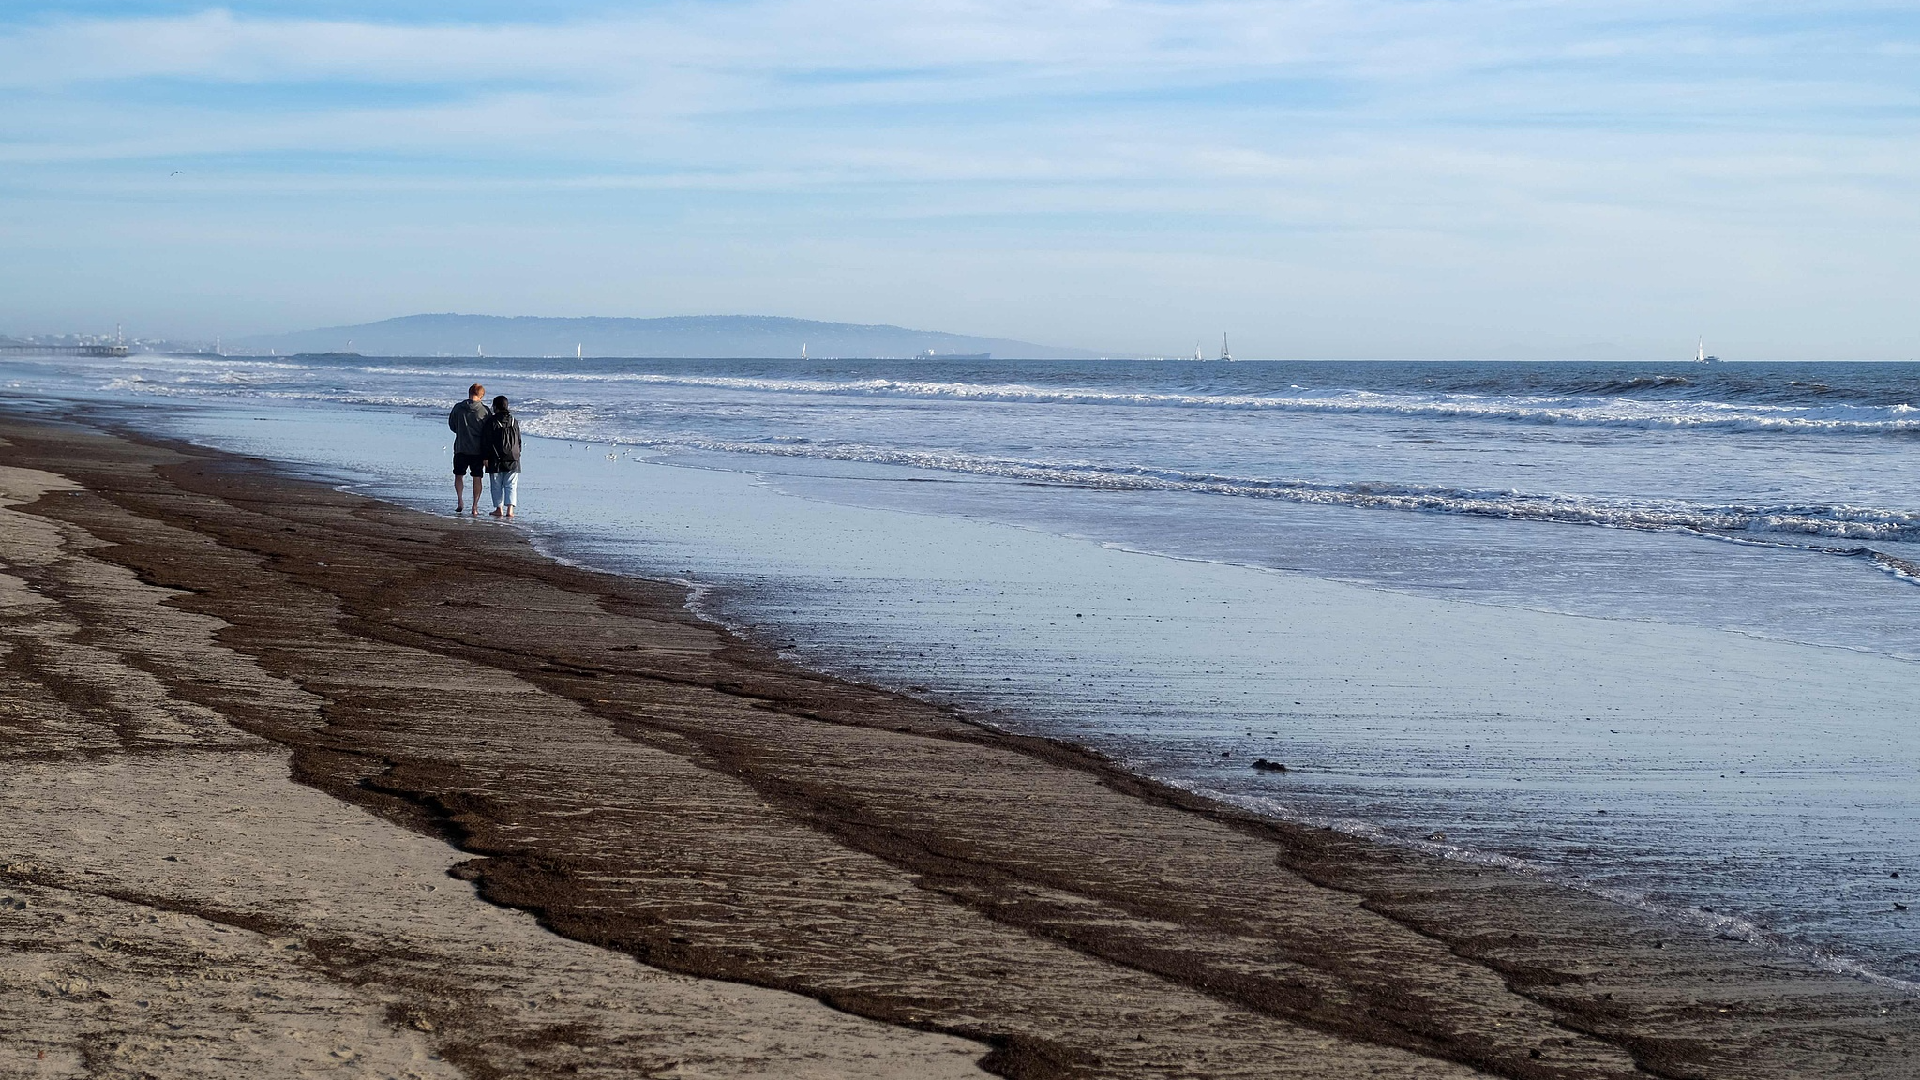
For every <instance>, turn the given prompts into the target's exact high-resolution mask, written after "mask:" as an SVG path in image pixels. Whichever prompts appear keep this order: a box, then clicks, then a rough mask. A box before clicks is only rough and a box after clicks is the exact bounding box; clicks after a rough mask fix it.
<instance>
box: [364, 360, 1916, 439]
mask: <svg viewBox="0 0 1920 1080" xmlns="http://www.w3.org/2000/svg"><path fill="white" fill-rule="evenodd" d="M363 370H365V371H367V372H368V373H370V374H381V375H405V376H443V375H444V373H440V372H434V371H432V370H430V369H424V368H422V369H415V368H404V367H370V368H366V369H363ZM518 377H520V378H524V379H528V380H531V381H553V382H586V383H627V384H641V385H653V386H661V387H687V388H704V389H714V390H730V391H737V392H742V393H760V394H791V395H810V396H820V397H859V398H870V399H888V398H895V399H906V400H929V401H940V400H946V401H967V402H996V403H1007V404H1036V405H1079V406H1107V407H1113V408H1164V409H1199V410H1214V411H1232V412H1319V413H1345V414H1363V415H1377V416H1387V417H1392V416H1401V417H1407V418H1410V419H1413V418H1434V419H1470V420H1492V421H1509V422H1519V423H1531V424H1552V425H1570V426H1583V427H1614V428H1640V429H1721V430H1731V431H1763V432H1802V433H1810V434H1905V433H1914V432H1920V409H1915V408H1914V407H1912V406H1910V405H1905V404H1894V405H1847V404H1834V405H1818V406H1813V405H1768V404H1753V403H1746V404H1735V403H1730V402H1719V401H1690V400H1679V399H1664V398H1646V399H1636V398H1622V397H1618V396H1614V395H1616V394H1619V393H1625V392H1627V390H1629V389H1636V388H1643V387H1647V386H1684V385H1688V384H1689V383H1688V380H1687V379H1685V378H1683V377H1679V376H1648V377H1644V378H1635V379H1630V380H1624V381H1617V382H1614V383H1610V384H1606V385H1604V386H1596V387H1593V388H1591V392H1589V393H1586V394H1580V395H1565V394H1540V395H1516V394H1466V393H1403V392H1387V391H1378V390H1355V389H1329V390H1297V391H1296V392H1290V393H1284V394H1280V393H1258V394H1255V393H1241V394H1232V393H1175V392H1167V391H1124V390H1113V389H1099V388H1093V387H1049V386H1038V385H1033V384H1030V383H1005V382H1002V383H987V382H978V383H976V382H954V381H932V380H908V379H887V378H870V379H810V378H754V377H746V376H726V375H711V376H709V375H666V374H659V373H654V372H528V373H522V374H521V375H519V376H518Z"/></svg>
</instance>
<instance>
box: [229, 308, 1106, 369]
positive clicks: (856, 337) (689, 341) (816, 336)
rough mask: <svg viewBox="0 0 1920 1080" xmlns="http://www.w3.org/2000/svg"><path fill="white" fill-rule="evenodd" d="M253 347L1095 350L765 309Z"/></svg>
mask: <svg viewBox="0 0 1920 1080" xmlns="http://www.w3.org/2000/svg"><path fill="white" fill-rule="evenodd" d="M228 348H229V351H234V350H236V349H237V350H245V351H247V352H253V353H267V352H275V353H358V354H362V355H366V356H474V355H476V354H480V355H491V356H575V355H579V356H619V357H798V356H801V355H802V354H803V350H804V354H805V355H807V356H812V357H818V358H821V359H829V358H833V357H862V358H864V357H877V358H896V357H897V358H907V357H915V356H933V357H938V358H950V357H967V358H984V357H985V356H992V357H995V358H999V359H1034V360H1071V359H1082V358H1091V357H1096V356H1098V355H1100V354H1098V353H1094V352H1089V351H1087V350H1084V349H1065V348H1058V347H1055V346H1051V345H1037V344H1035V343H1033V342H1030V341H1016V340H1013V339H1010V338H985V337H972V336H970V335H966V334H949V333H944V332H941V331H937V330H910V329H907V328H906V327H901V326H886V325H866V324H861V323H835V322H815V321H813V320H810V319H785V318H778V317H775V316H770V315H681V316H674V317H670V318H661V319H617V318H572V319H553V318H542V317H537V316H524V315H523V316H513V317H509V316H500V315H454V314H445V315H407V316H403V317H401V318H397V319H387V320H384V321H382V322H372V323H360V324H358V325H354V326H330V327H325V328H322V329H318V330H300V331H295V332H292V333H286V334H261V335H256V336H254V337H248V338H241V339H239V340H238V341H234V342H231V343H230V344H229V347H228Z"/></svg>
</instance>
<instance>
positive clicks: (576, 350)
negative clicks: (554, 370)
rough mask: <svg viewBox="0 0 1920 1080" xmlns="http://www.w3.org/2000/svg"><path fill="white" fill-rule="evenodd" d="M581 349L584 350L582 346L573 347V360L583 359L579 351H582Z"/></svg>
mask: <svg viewBox="0 0 1920 1080" xmlns="http://www.w3.org/2000/svg"><path fill="white" fill-rule="evenodd" d="M583 348H585V346H584V345H575V346H574V347H573V358H574V359H575V360H581V359H584V357H582V356H581V355H580V350H581V349H583Z"/></svg>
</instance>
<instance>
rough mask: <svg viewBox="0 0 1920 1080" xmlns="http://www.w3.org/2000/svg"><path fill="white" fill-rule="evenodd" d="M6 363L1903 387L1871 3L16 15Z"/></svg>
mask: <svg viewBox="0 0 1920 1080" xmlns="http://www.w3.org/2000/svg"><path fill="white" fill-rule="evenodd" d="M10 10H11V14H9V15H7V16H5V17H4V18H0V97H3V98H4V100H5V101H6V103H7V108H6V109H5V110H4V112H3V113H0V159H3V160H4V161H5V162H6V165H5V168H4V169H3V170H0V192H4V195H5V198H4V201H3V204H0V236H4V237H5V238H6V240H7V248H8V253H9V255H10V258H8V259H6V260H5V261H4V266H5V271H4V276H3V277H0V286H4V289H3V290H0V333H19V334H32V333H64V332H75V331H91V332H111V330H112V328H113V326H114V324H115V323H123V324H125V326H126V327H127V330H128V332H129V333H135V334H140V335H143V336H156V337H172V338H196V339H211V338H213V337H215V336H216V335H218V336H221V337H223V338H225V339H236V338H240V337H243V336H248V335H256V334H265V333H284V332H290V331H296V330H306V329H312V328H319V327H329V326H338V325H351V324H357V323H363V322H372V321H377V320H381V319H386V318H390V317H395V316H402V315H408V314H413V313H418V312H435V311H463V312H477V313H478V312H484V313H491V314H499V315H504V316H513V315H536V316H549V317H578V316H601V317H634V318H649V317H661V316H673V315H693V314H708V313H718V312H740V313H746V314H756V315H769V316H781V317H793V318H802V319H813V320H822V321H832V322H847V323H861V324H892V325H898V326H902V327H917V328H926V329H928V330H938V331H945V332H949V333H954V334H963V335H970V336H978V337H984V338H1010V339H1019V340H1023V341H1029V342H1036V343H1041V344H1046V345H1052V346H1058V347H1062V348H1071V349H1086V350H1091V351H1095V352H1106V353H1113V354H1145V355H1184V354H1189V353H1191V352H1192V349H1193V347H1194V343H1195V342H1196V341H1198V342H1199V343H1200V345H1201V347H1202V348H1203V349H1204V350H1206V351H1207V352H1208V353H1209V354H1212V353H1213V352H1215V351H1217V348H1218V339H1219V334H1220V333H1221V331H1223V330H1224V331H1227V332H1229V333H1231V334H1232V335H1233V342H1234V347H1235V352H1236V353H1237V354H1244V355H1247V356H1249V357H1252V356H1260V357H1271V358H1309V357H1312V358H1325V359H1369V358H1404V357H1418V358H1430V359H1458V358H1500V359H1552V358H1591V359H1601V360H1615V359H1617V360H1627V359H1661V358H1674V359H1678V358H1682V357H1686V356H1690V355H1691V354H1692V351H1693V347H1694V343H1695V341H1696V340H1697V339H1698V338H1700V337H1703V336H1704V337H1705V338H1706V340H1707V344H1708V347H1709V349H1710V350H1712V351H1714V352H1717V353H1719V354H1720V355H1722V356H1725V357H1728V358H1736V359H1755V360H1905V359H1910V358H1912V357H1914V356H1915V355H1916V354H1917V353H1920V342H1917V341H1916V338H1920V327H1917V326H1916V320H1915V318H1914V316H1913V315H1912V313H1911V309H1912V307H1913V303H1912V300H1911V297H1912V296H1913V295H1914V294H1915V292H1916V288H1917V287H1920V267H1917V266H1916V265H1915V260H1913V258H1912V257H1911V254H1910V253H1911V251H1913V250H1914V249H1915V247H1916V241H1920V201H1916V199H1915V196H1916V195H1920V169H1917V168H1916V165H1920V162H1917V161H1916V157H1917V156H1920V142H1916V140H1915V138H1914V136H1915V134H1916V128H1917V127H1920V66H1917V65H1916V64H1915V63H1914V61H1915V59H1916V58H1917V57H1920V12H1916V11H1914V10H1911V9H1910V8H1907V7H1903V6H1901V5H1895V4H1890V3H1843V4H1839V5H1829V6H1824V7H1822V8H1821V9H1820V10H1818V11H1807V10H1804V9H1803V8H1802V7H1800V6H1794V5H1787V4H1781V3H1760V4H1747V5H1738V6H1733V5H1725V4H1716V3H1705V2H1698V0H1693V2H1682V3H1678V4H1674V3H1667V4H1659V5H1655V4H1652V3H1640V2H1634V3H1624V4H1623V3H1608V4H1600V3H1592V2H1585V3H1572V4H1557V5H1537V4H1526V3H1517V2H1492V0H1467V2H1464V3H1457V4H1446V5H1436V4H1431V3H1395V2H1353V0H1349V2H1335V3H1325V4H1305V3H1268V2H1259V0H1254V2H1248V3H1232V4H1228V3H1217V2H1207V0H1202V2H1194V3H1172V2H1158V3H1150V2H1141V0H1115V2H1110V3H1104V4H1100V5H1091V6H1078V7H1071V6H1061V7H1036V6H1031V5H1024V4H1016V3H1012V2H1009V0H975V2H962V3H953V4H947V5H938V6H927V5H913V6H908V5H884V4H871V3H853V4H846V3H842V4H832V5H828V4H823V3H820V2H819V0H746V2H739V3H725V4H691V3H663V4H653V5H647V6H644V7H630V6H629V7H621V6H613V5H596V4H565V3H544V4H540V3H536V4H526V5H513V6H507V5H501V4H469V5H463V6H462V8H461V14H460V15H459V16H458V17H457V18H455V17H449V16H448V15H446V14H445V13H444V9H442V8H440V7H438V6H435V7H428V6H426V5H418V4H406V3H400V4H383V5H373V4H370V3H359V4H355V3H348V4H331V5H325V6H322V5H318V4H302V3H298V2H277V3H273V4H245V3H242V4H234V5H228V6H226V7H221V8H213V7H208V6H204V5H199V4H185V3H166V2H152V0H125V2H113V3H105V2H82V3H76V4H66V5H59V6H53V5H39V6H35V5H31V4H24V5H15V6H14V7H13V8H12V9H10Z"/></svg>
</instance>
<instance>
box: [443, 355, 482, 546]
mask: <svg viewBox="0 0 1920 1080" xmlns="http://www.w3.org/2000/svg"><path fill="white" fill-rule="evenodd" d="M486 396H487V388H486V387H484V386H481V385H480V384H479V383H474V384H473V385H472V386H469V387H467V400H465V401H463V402H461V403H460V404H458V405H455V406H454V407H453V411H452V412H450V413H448V414H447V428H448V429H449V430H451V431H452V432H453V512H454V513H456V514H458V513H460V512H461V511H462V510H465V509H466V506H465V505H463V503H462V499H463V498H464V497H465V495H466V492H465V491H463V490H462V489H461V487H460V478H461V477H462V476H463V475H465V474H467V473H469V472H471V473H472V474H473V511H472V512H473V513H474V514H476V515H477V514H479V513H480V477H481V474H483V473H484V472H486V468H487V406H486V404H485V403H484V402H483V401H482V400H481V399H482V398H485V397H486Z"/></svg>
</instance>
